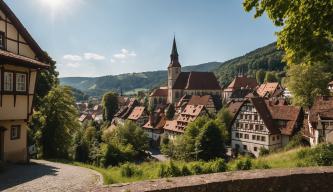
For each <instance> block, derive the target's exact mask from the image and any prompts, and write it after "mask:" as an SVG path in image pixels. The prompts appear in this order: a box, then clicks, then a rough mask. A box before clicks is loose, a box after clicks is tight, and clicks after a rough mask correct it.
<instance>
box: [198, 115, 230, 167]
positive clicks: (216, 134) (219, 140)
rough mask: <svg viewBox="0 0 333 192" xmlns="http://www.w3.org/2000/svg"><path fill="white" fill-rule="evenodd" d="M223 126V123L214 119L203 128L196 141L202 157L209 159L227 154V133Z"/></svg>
mask: <svg viewBox="0 0 333 192" xmlns="http://www.w3.org/2000/svg"><path fill="white" fill-rule="evenodd" d="M223 128H224V127H223V125H221V124H219V123H218V122H217V121H213V120H210V121H209V122H207V123H206V124H205V126H204V127H203V128H202V130H201V131H200V134H199V136H198V137H197V141H196V145H197V146H198V147H199V149H200V152H199V158H200V159H203V160H206V161H208V160H211V159H215V158H217V157H223V156H224V155H225V144H224V142H225V135H223V133H222V131H221V129H223Z"/></svg>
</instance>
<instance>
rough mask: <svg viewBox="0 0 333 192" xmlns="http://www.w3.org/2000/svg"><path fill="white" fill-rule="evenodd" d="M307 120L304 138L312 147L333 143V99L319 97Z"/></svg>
mask: <svg viewBox="0 0 333 192" xmlns="http://www.w3.org/2000/svg"><path fill="white" fill-rule="evenodd" d="M307 118H308V119H307V122H306V123H307V125H306V126H304V127H305V128H306V129H307V130H305V135H304V136H305V137H306V139H307V140H308V141H309V143H310V145H311V146H315V145H317V144H319V143H320V142H326V143H333V97H330V96H320V97H317V98H316V99H315V101H314V104H313V105H312V107H311V108H310V110H309V112H308V116H307Z"/></svg>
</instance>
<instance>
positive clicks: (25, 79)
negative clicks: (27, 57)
mask: <svg viewBox="0 0 333 192" xmlns="http://www.w3.org/2000/svg"><path fill="white" fill-rule="evenodd" d="M18 74H19V75H24V90H23V91H21V90H17V88H18V86H17V83H18V81H17V80H18V76H17V75H18ZM27 81H28V75H27V73H21V72H16V73H15V92H18V93H26V92H27V90H28V82H27ZM21 83H22V82H21Z"/></svg>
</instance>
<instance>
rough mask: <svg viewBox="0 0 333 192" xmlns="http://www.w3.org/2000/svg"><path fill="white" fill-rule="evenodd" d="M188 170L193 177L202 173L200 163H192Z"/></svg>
mask: <svg viewBox="0 0 333 192" xmlns="http://www.w3.org/2000/svg"><path fill="white" fill-rule="evenodd" d="M190 170H191V172H192V173H193V174H195V175H198V174H202V173H204V170H203V166H202V162H194V163H192V164H191V165H190Z"/></svg>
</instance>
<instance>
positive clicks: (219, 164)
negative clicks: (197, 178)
mask: <svg viewBox="0 0 333 192" xmlns="http://www.w3.org/2000/svg"><path fill="white" fill-rule="evenodd" d="M209 164H210V167H211V171H212V173H219V172H225V171H226V170H227V164H226V163H225V161H224V160H223V159H216V160H213V161H211V162H209Z"/></svg>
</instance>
